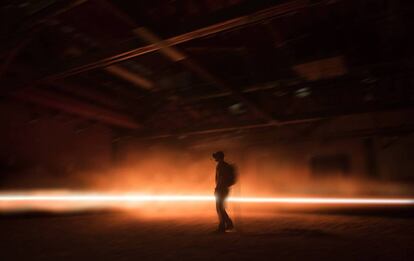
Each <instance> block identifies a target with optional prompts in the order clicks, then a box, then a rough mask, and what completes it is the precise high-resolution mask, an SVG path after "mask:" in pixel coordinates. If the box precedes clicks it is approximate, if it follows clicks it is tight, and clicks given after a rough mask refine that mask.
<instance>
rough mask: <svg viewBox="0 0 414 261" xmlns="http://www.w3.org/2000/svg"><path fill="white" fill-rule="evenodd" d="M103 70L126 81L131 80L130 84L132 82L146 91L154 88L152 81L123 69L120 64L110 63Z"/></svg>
mask: <svg viewBox="0 0 414 261" xmlns="http://www.w3.org/2000/svg"><path fill="white" fill-rule="evenodd" d="M105 71H107V72H109V73H111V74H113V75H116V76H118V77H120V78H122V79H124V80H126V81H128V82H131V83H132V84H134V85H135V86H137V87H139V88H141V89H144V90H147V91H151V90H154V89H155V88H154V83H153V82H152V81H150V80H148V79H146V78H145V77H143V76H141V75H139V74H137V73H135V72H132V71H130V70H128V69H125V68H124V67H122V66H119V65H111V66H108V67H105Z"/></svg>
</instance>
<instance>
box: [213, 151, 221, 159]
mask: <svg viewBox="0 0 414 261" xmlns="http://www.w3.org/2000/svg"><path fill="white" fill-rule="evenodd" d="M213 158H215V159H224V152H222V151H216V152H214V153H213Z"/></svg>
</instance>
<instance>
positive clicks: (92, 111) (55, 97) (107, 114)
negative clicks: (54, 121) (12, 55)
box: [11, 88, 141, 130]
mask: <svg viewBox="0 0 414 261" xmlns="http://www.w3.org/2000/svg"><path fill="white" fill-rule="evenodd" d="M11 96H12V97H14V98H17V99H19V100H23V101H26V102H30V103H35V104H38V105H40V106H43V107H46V108H52V109H56V110H60V111H63V112H66V113H69V114H73V115H78V116H81V117H84V118H87V119H91V120H96V121H99V122H102V123H106V124H109V125H113V126H117V127H121V128H126V129H134V130H135V129H138V128H140V127H141V126H140V124H138V123H137V122H136V121H134V120H133V119H131V118H130V117H128V116H126V115H123V114H120V113H118V112H114V111H111V110H108V109H104V108H101V107H99V106H95V105H91V104H89V103H84V102H82V101H79V100H75V99H71V98H68V97H65V96H62V95H59V94H57V93H54V92H50V91H45V90H41V89H37V88H25V89H22V90H19V91H15V92H13V93H12V94H11Z"/></svg>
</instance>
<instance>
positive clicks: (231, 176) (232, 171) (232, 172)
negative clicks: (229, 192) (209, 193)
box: [225, 164, 238, 187]
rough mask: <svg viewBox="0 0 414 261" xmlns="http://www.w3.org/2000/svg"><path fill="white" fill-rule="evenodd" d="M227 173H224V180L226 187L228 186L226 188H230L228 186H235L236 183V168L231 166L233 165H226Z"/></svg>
mask: <svg viewBox="0 0 414 261" xmlns="http://www.w3.org/2000/svg"><path fill="white" fill-rule="evenodd" d="M226 167H227V171H226V178H225V180H226V185H227V186H228V187H230V186H233V185H234V184H236V182H237V178H238V177H237V176H238V173H237V168H236V166H235V165H233V164H227V166H226Z"/></svg>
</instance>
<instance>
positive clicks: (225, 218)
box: [222, 191, 233, 229]
mask: <svg viewBox="0 0 414 261" xmlns="http://www.w3.org/2000/svg"><path fill="white" fill-rule="evenodd" d="M228 195H229V192H228V191H226V193H225V194H224V195H223V205H222V219H223V222H224V224H225V228H226V229H233V221H232V220H231V219H230V217H229V215H228V214H227V211H226V208H225V201H226V198H227V196H228Z"/></svg>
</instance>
